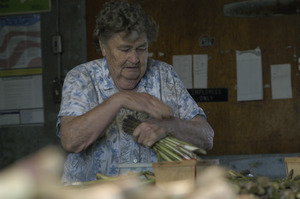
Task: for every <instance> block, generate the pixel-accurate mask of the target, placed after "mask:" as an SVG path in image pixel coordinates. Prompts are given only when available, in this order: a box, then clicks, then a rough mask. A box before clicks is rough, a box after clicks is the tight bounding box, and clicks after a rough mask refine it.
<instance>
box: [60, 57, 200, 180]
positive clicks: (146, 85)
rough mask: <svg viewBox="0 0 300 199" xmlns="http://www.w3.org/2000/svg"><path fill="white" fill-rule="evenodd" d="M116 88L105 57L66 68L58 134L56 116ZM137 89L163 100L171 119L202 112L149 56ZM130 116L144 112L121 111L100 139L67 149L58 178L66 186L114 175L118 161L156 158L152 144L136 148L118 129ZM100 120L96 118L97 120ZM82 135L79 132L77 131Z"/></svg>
mask: <svg viewBox="0 0 300 199" xmlns="http://www.w3.org/2000/svg"><path fill="white" fill-rule="evenodd" d="M117 92H119V90H118V89H117V87H116V86H115V84H114V82H113V80H112V78H111V76H110V74H109V70H108V65H107V62H106V60H105V58H103V59H98V60H94V61H90V62H87V63H84V64H81V65H78V66H77V67H75V68H73V69H72V70H71V71H69V72H68V74H67V76H66V78H65V82H64V85H63V89H62V103H61V108H60V112H59V114H58V121H57V135H58V136H60V118H61V117H62V116H79V115H82V114H84V113H86V112H88V111H89V110H91V109H93V108H95V107H96V106H97V105H98V104H101V103H102V102H103V101H105V100H106V99H108V98H109V97H110V96H112V95H113V94H115V93H117ZM137 92H146V93H149V94H151V95H153V96H155V97H157V98H158V99H160V100H162V101H163V102H165V103H166V104H168V105H169V106H170V107H171V108H172V109H173V115H174V116H175V117H178V118H181V119H185V120H190V119H192V118H193V117H195V116H196V115H202V116H204V117H206V116H205V114H204V112H203V110H202V109H201V108H200V107H199V106H198V105H197V103H196V102H195V101H194V100H193V98H192V97H191V96H190V94H189V93H188V91H187V90H186V88H185V87H184V85H183V83H182V81H181V80H180V79H179V77H178V75H177V73H176V72H175V70H174V69H173V67H172V66H171V65H169V64H167V63H164V62H161V61H157V60H153V59H149V61H148V68H147V70H146V73H145V75H144V77H143V78H142V79H141V81H140V82H139V85H138V90H137ZM128 114H133V115H135V116H136V117H137V118H139V119H143V118H145V115H143V114H141V113H136V112H134V111H131V110H127V109H121V110H120V112H119V113H118V115H117V117H116V119H115V120H114V121H113V123H112V124H111V125H110V126H109V128H108V129H107V130H106V133H105V135H104V136H103V137H101V138H99V139H98V140H97V141H96V142H95V143H94V144H92V145H91V146H90V147H88V148H87V149H86V150H84V151H83V152H81V153H69V154H68V156H67V159H66V162H65V165H64V173H63V176H62V181H63V182H64V183H66V184H70V183H72V182H78V181H82V182H83V181H91V180H95V179H96V173H103V174H106V175H109V176H117V175H119V168H118V165H119V164H121V163H151V162H156V161H157V157H156V154H155V153H154V151H153V150H152V149H151V148H147V147H144V146H141V145H140V144H138V143H137V142H135V141H134V140H133V138H132V136H131V135H128V134H126V133H125V132H124V131H123V130H122V127H121V125H122V120H123V118H124V117H126V115H128ZM99 120H101V118H99ZM82 134H84V132H82Z"/></svg>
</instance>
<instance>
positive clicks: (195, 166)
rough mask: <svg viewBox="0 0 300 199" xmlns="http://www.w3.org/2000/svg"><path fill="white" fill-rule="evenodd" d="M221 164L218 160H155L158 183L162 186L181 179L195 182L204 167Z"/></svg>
mask: <svg viewBox="0 0 300 199" xmlns="http://www.w3.org/2000/svg"><path fill="white" fill-rule="evenodd" d="M217 164H219V161H218V160H183V161H172V162H154V163H152V166H153V168H154V173H155V178H156V185H158V186H160V185H162V184H164V183H166V182H174V181H179V180H186V181H190V183H192V184H194V183H195V180H196V177H197V173H199V172H201V171H202V170H203V169H204V168H206V167H208V166H211V165H217Z"/></svg>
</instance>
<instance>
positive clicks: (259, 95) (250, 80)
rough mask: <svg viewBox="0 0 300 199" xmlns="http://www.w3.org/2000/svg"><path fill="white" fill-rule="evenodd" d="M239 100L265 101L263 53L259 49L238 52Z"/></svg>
mask: <svg viewBox="0 0 300 199" xmlns="http://www.w3.org/2000/svg"><path fill="white" fill-rule="evenodd" d="M236 64H237V66H236V67H237V100H238V101H250V100H262V99H263V78H262V63H261V51H260V49H259V48H256V49H254V50H247V51H236Z"/></svg>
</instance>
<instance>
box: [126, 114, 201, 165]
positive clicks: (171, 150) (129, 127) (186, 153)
mask: <svg viewBox="0 0 300 199" xmlns="http://www.w3.org/2000/svg"><path fill="white" fill-rule="evenodd" d="M141 123H142V122H141V121H140V120H138V119H136V118H135V117H133V116H131V115H128V116H127V118H125V119H124V120H123V123H122V128H123V131H124V132H125V133H128V134H131V135H132V133H133V131H134V129H135V128H136V127H137V126H138V125H140V124H141ZM152 149H153V150H154V152H155V153H156V155H157V159H158V161H162V159H163V160H165V161H180V160H185V159H201V158H200V157H199V155H202V154H206V151H205V150H204V149H201V148H199V147H196V146H194V145H192V144H190V143H187V142H184V141H182V140H178V139H177V138H175V137H173V136H170V135H169V136H166V137H164V138H163V139H161V140H159V141H158V142H156V143H155V144H154V145H153V146H152Z"/></svg>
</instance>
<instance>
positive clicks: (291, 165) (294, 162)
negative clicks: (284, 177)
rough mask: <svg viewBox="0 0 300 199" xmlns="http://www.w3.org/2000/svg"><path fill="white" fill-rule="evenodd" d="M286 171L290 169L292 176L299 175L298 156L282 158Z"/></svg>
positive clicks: (299, 162) (299, 159) (299, 158)
mask: <svg viewBox="0 0 300 199" xmlns="http://www.w3.org/2000/svg"><path fill="white" fill-rule="evenodd" d="M284 162H285V166H286V173H287V174H288V173H289V172H290V171H291V170H292V169H293V170H294V175H293V176H294V177H295V176H296V175H300V157H294V158H284Z"/></svg>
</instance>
